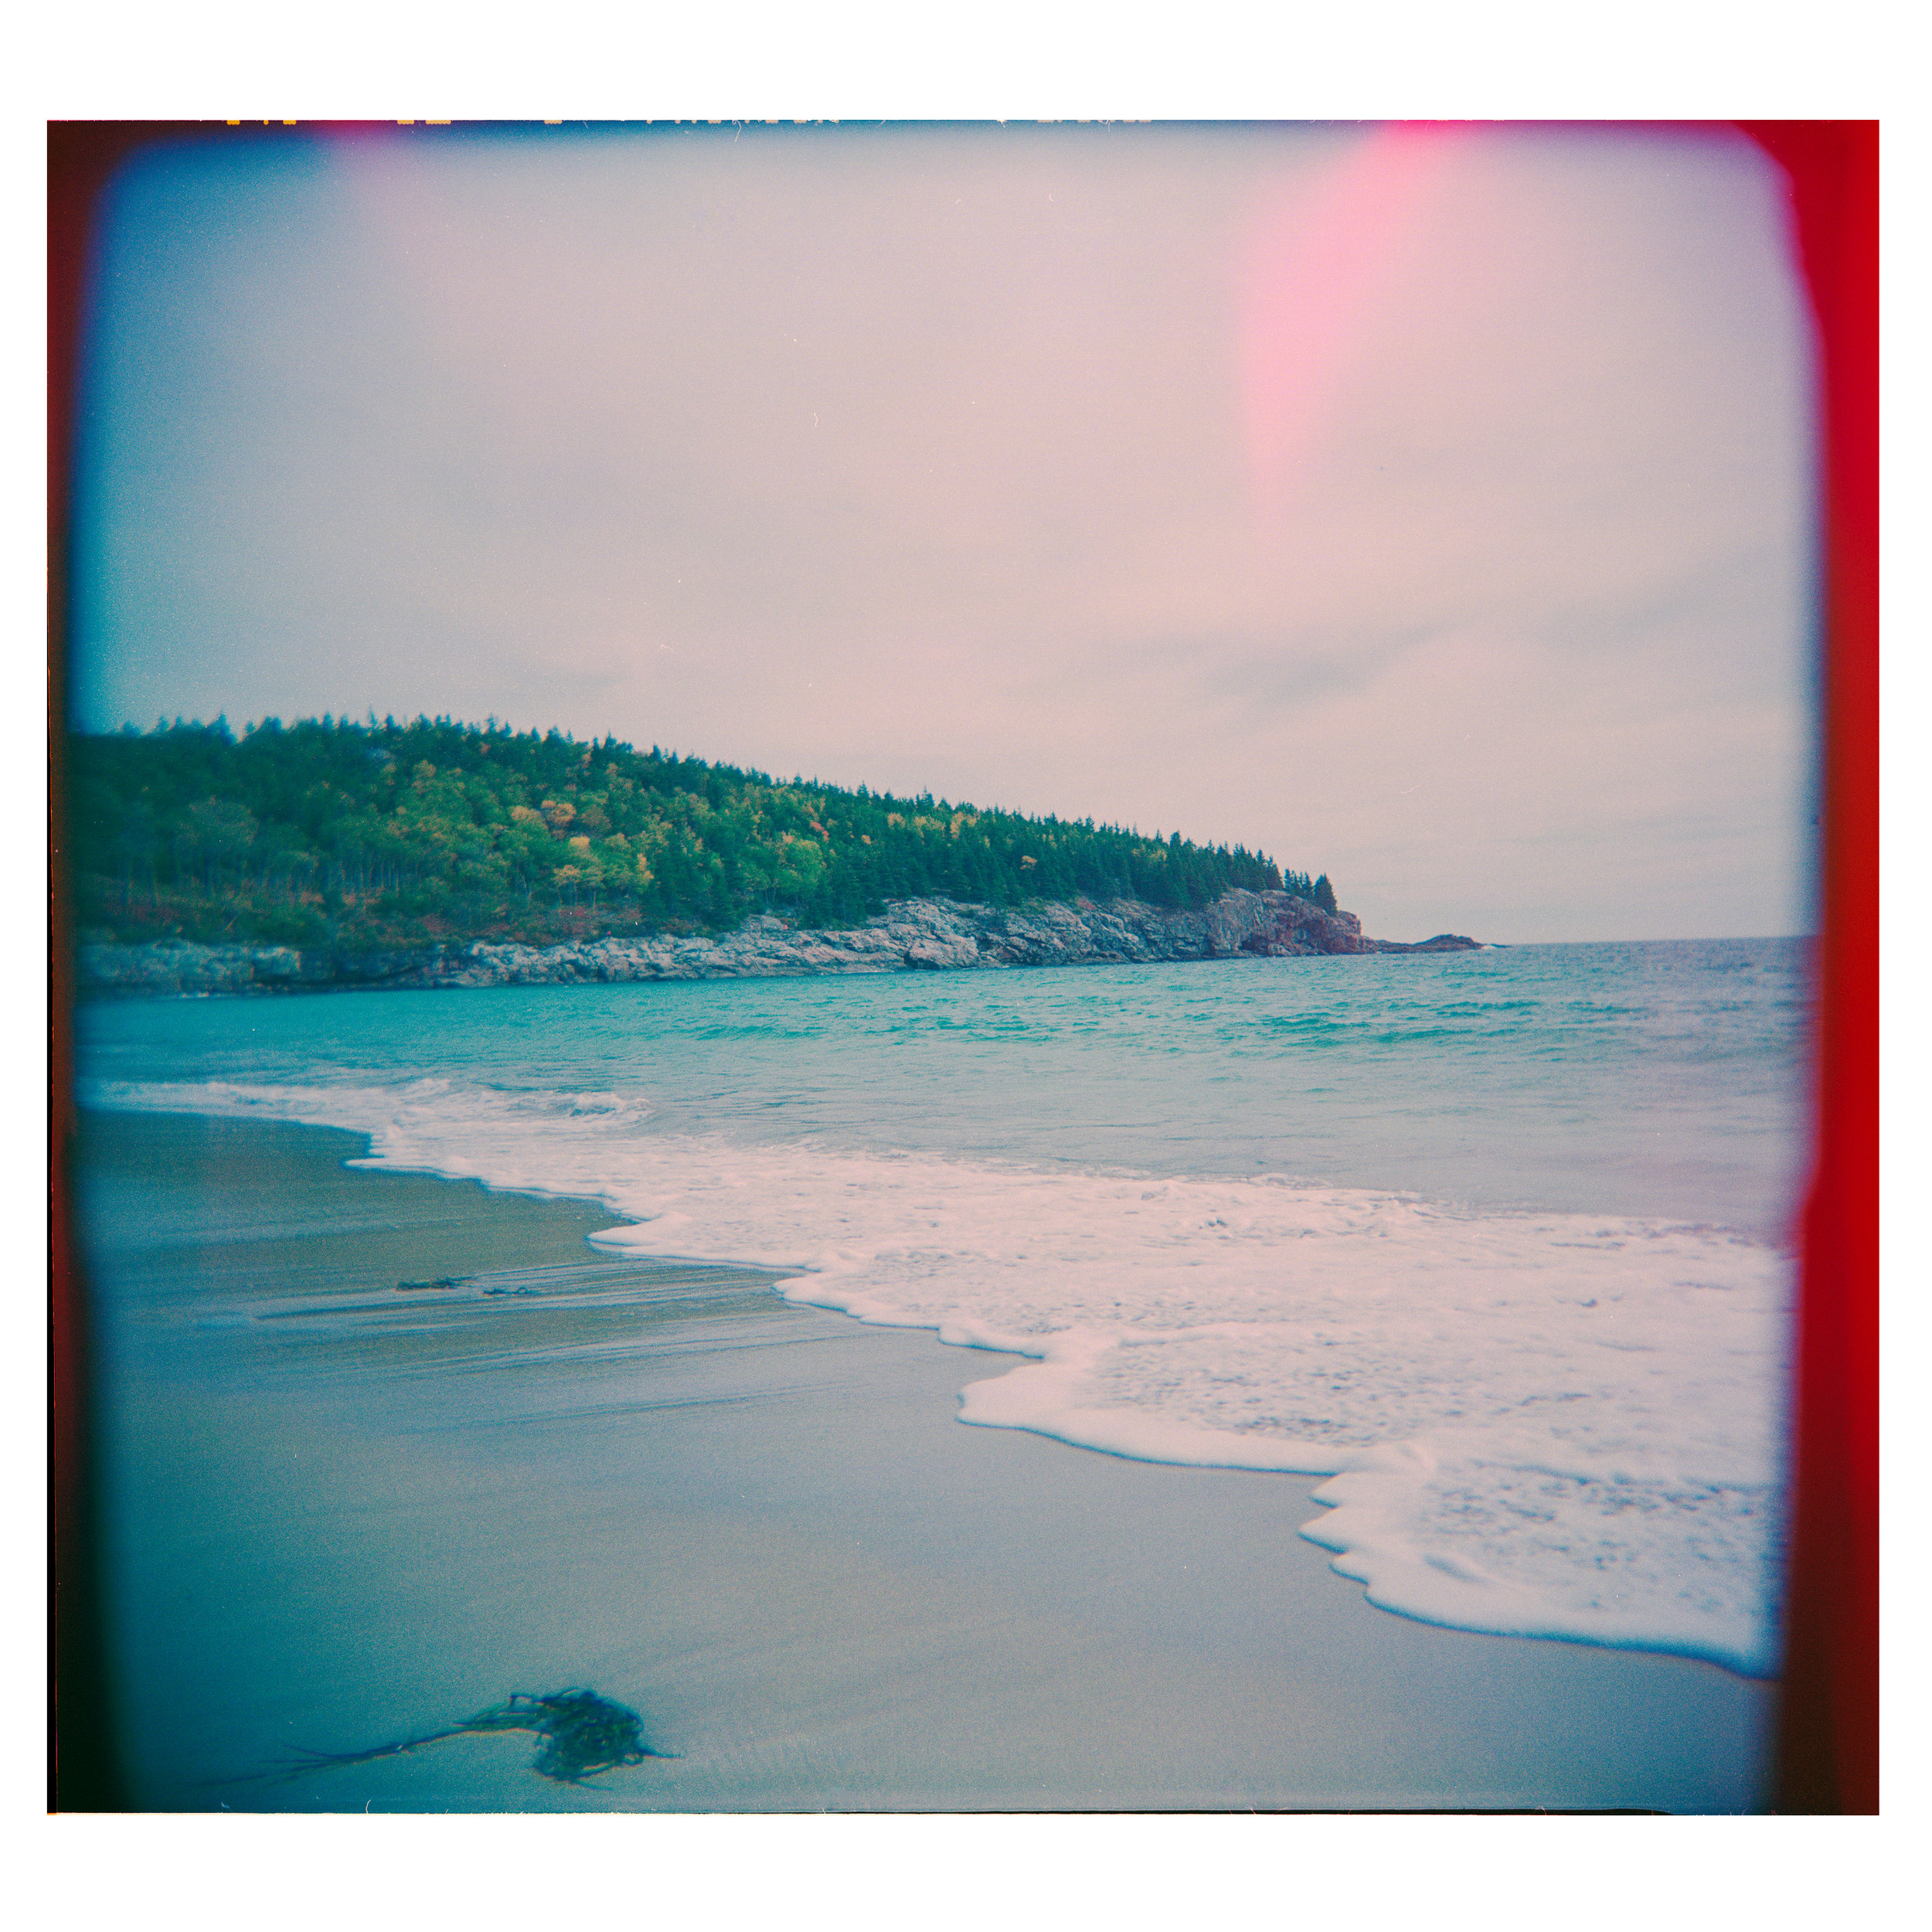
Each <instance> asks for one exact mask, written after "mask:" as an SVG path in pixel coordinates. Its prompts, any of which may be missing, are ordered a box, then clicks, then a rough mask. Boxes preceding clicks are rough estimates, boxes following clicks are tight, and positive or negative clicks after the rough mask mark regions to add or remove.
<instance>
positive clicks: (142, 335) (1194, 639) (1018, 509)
mask: <svg viewBox="0 0 1932 1932" xmlns="http://www.w3.org/2000/svg"><path fill="white" fill-rule="evenodd" d="M91 343H92V360H91V370H92V373H91V376H90V386H89V389H88V393H87V397H86V400H85V403H84V407H83V448H82V452H81V454H82V464H81V479H82V481H81V489H80V502H79V518H78V527H77V539H78V557H79V564H80V568H79V573H78V582H77V600H76V612H75V616H76V624H77V649H76V661H75V665H74V679H75V694H74V695H75V701H76V706H77V716H78V717H79V719H80V722H81V723H83V725H85V726H87V727H89V728H96V729H113V728H114V727H116V726H119V725H120V724H121V723H123V722H124V721H125V720H132V721H134V722H135V723H139V724H141V725H142V726H151V724H152V723H154V722H155V719H156V717H157V716H166V717H168V718H172V717H174V716H176V715H177V714H179V715H182V716H201V717H204V718H212V717H213V716H215V715H216V714H217V713H226V715H227V716H228V717H229V719H230V720H231V722H233V723H235V724H236V726H240V723H242V722H243V721H244V720H247V719H257V718H260V717H261V716H264V715H268V714H274V715H276V716H281V717H282V718H284V719H293V718H295V717H298V716H310V715H313V714H317V713H321V712H323V711H325V710H327V711H332V712H335V713H338V714H339V713H349V714H351V715H352V716H362V715H364V714H366V713H367V712H368V711H369V710H370V709H374V710H375V711H376V712H377V713H394V714H395V715H396V716H398V717H399V718H400V717H402V716H413V715H414V714H416V713H417V712H419V711H421V712H429V713H453V714H454V715H455V716H457V717H459V718H466V719H477V720H479V721H480V720H481V719H483V718H484V717H485V716H492V715H493V716H496V717H497V718H498V719H505V720H507V721H508V722H509V723H512V724H514V725H515V726H519V728H523V727H528V726H539V727H545V726H551V725H556V726H560V727H561V728H563V729H564V730H570V731H573V732H575V733H577V735H579V736H592V735H597V736H601V735H603V734H604V733H612V734H614V735H615V736H617V737H618V738H620V739H624V740H629V741H631V742H632V743H635V744H638V745H639V746H648V745H650V744H651V743H659V744H662V745H665V746H666V747H676V748H678V749H679V750H683V751H686V752H695V753H699V755H701V756H703V757H707V758H712V759H717V760H725V761H727V762H730V763H733V764H741V765H750V766H753V767H757V768H759V769H761V770H767V771H770V772H772V773H774V774H778V775H789V774H792V773H794V772H802V773H804V774H806V775H808V776H811V775H816V776H818V777H823V778H825V779H828V780H831V781H837V782H839V783H842V784H859V783H861V782H863V783H865V784H869V785H871V786H872V787H874V788H875V789H881V790H892V791H902V792H906V791H922V790H930V791H934V792H936V793H938V794H942V795H944V796H945V797H947V798H951V799H952V800H953V801H955V802H957V801H962V800H971V801H973V802H975V803H976V804H981V805H995V804H996V805H1002V806H1006V807H1009V808H1015V809H1019V810H1022V811H1054V812H1058V813H1060V814H1061V815H1065V816H1072V817H1084V816H1087V815H1091V816H1093V817H1094V818H1098V819H1101V820H1114V821H1120V822H1121V823H1124V824H1131V825H1138V827H1139V828H1141V830H1142V831H1144V832H1152V831H1155V830H1158V831H1160V832H1163V833H1165V832H1171V831H1174V830H1177V829H1178V830H1179V831H1180V832H1182V833H1183V834H1184V835H1186V836H1188V837H1190V838H1196V839H1200V840H1205V841H1214V842H1219V841H1223V840H1225V841H1226V842H1230V843H1233V842H1241V843H1244V844H1247V845H1250V846H1251V847H1253V846H1258V847H1260V848H1262V849H1265V850H1267V852H1270V853H1271V854H1272V855H1274V857H1275V858H1277V859H1278V860H1280V861H1281V863H1282V864H1284V866H1294V867H1295V868H1297V869H1308V870H1311V871H1316V872H1319V871H1326V872H1329V873H1330V874H1331V875H1332V877H1333V878H1334V879H1335V884H1336V886H1337V889H1338V893H1339V894H1340V896H1341V900H1342V903H1343V904H1344V905H1345V906H1349V907H1351V908H1352V909H1353V910H1355V911H1357V912H1359V913H1360V914H1361V915H1362V920H1363V923H1364V925H1365V927H1366V929H1367V930H1369V931H1370V932H1371V933H1373V934H1378V935H1379V936H1383V937H1391V938H1402V939H1415V938H1420V937H1425V936H1426V935H1427V934H1430V933H1434V932H1437V931H1440V930H1455V931H1460V932H1466V933H1471V934H1475V935H1476V936H1477V937H1481V938H1488V939H1499V940H1540V939H1557V940H1561V939H1591V938H1616V937H1624V938H1651V937H1679V936H1684V937H1689V936H1696V935H1705V934H1711V935H1716V934H1760V933H1781V932H1791V931H1796V930H1803V929H1804V928H1805V927H1808V925H1809V923H1810V910H1809V906H1810V885H1809V880H1808V876H1807V868H1806V859H1805V853H1806V850H1807V846H1806V839H1807V837H1808V825H1809V820H1810V806H1809V801H1808V787H1809V783H1810V772H1809V760H1810V748H1809V740H1810V733H1811V712H1810V692H1811V605H1810V601H1809V600H1810V596H1811V575H1810V572H1811V536H1810V519H1811V489H1810V481H1809V464H1810V447H1811V396H1810V371H1811V335H1810V325H1809V321H1808V317H1807V314H1806V311H1805V308H1804V303H1803V299H1802V296H1801V292H1800V291H1799V289H1798V285H1797V284H1796V281H1795V280H1794V274H1793V271H1792V270H1791V267H1790V264H1789V258H1788V252H1787V230H1786V218H1785V214H1784V206H1783V202H1782V199H1781V184H1780V181H1779V178H1778V177H1777V174H1776V172H1775V171H1774V169H1773V168H1771V166H1770V164H1769V163H1768V162H1766V161H1765V160H1764V158H1762V157H1761V156H1760V155H1759V154H1758V152H1757V150H1756V149H1755V148H1753V147H1752V146H1751V145H1750V144H1749V143H1747V141H1744V140H1743V138H1741V137H1733V136H1726V135H1722V134H1670V135H1651V134H1617V133H1614V132H1611V133H1606V132H1600V131H1570V130H1551V131H1529V130H1495V129H1482V128H1475V129H1448V130H1413V129H1401V128H1381V129H1374V128H1249V127H1234V126H1228V127H1219V128H1189V127H1152V128H1150V127H1080V126H1062V127H1057V128H1032V127H1019V126H1012V127H1007V128H998V127H990V126H989V127H985V128H964V129H961V128H892V129H884V130H880V129H872V128H857V127H853V126H849V125H848V126H845V127H840V128H767V127H764V126H756V127H748V128H743V129H742V130H740V129H736V128H732V127H730V126H725V127H721V128H662V127H660V128H651V129H636V130H632V131H588V130H586V129H583V128H577V127H573V128H554V129H548V130H543V129H532V130H529V131H524V132H522V133H515V134H493V135H484V134H471V133H467V132H464V131H461V130H447V129H436V130H431V129H427V128H413V129H395V128H391V129H385V130H378V131H372V132H371V133H369V134H364V135H362V136H359V137H355V138H332V137H329V136H326V135H322V134H309V133H307V132H305V131H300V130H297V131H290V132H287V134H285V135H284V136H281V137H280V138H277V137H276V136H273V135H270V136H267V137H263V136H262V135H261V133H260V131H259V130H256V131H251V132H250V134H249V135H248V136H247V138H243V136H242V135H241V134H239V133H238V134H237V135H236V137H235V138H233V139H232V140H230V139H224V138H216V139H213V140H212V141H206V142H202V143H199V144H196V145H192V146H190V147H185V148H179V149H174V150H170V151H162V152H159V153H157V154H154V155H150V156H149V157H148V158H146V159H145V160H143V161H142V162H140V163H138V165H136V166H135V167H134V168H133V169H132V170H131V172H129V173H128V174H127V175H124V177H123V179H122V180H121V183H120V185H119V186H118V189H117V191H116V192H115V194H114V196H113V197H112V199H111V203H110V209H109V219H108V223H107V229H106V231H105V233H104V237H103V240H102V243H101V248H100V258H99V265H98V275H97V290H96V303H95V308H94V320H93V332H92V336H91Z"/></svg>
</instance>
